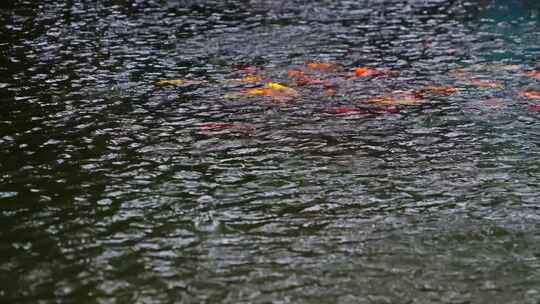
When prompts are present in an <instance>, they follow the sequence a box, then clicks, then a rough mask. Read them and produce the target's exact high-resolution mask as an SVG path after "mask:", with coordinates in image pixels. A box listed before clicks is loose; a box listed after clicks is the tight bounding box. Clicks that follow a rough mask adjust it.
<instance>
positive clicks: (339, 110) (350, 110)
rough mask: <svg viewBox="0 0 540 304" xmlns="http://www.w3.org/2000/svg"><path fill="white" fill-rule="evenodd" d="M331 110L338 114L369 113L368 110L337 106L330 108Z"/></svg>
mask: <svg viewBox="0 0 540 304" xmlns="http://www.w3.org/2000/svg"><path fill="white" fill-rule="evenodd" d="M329 112H330V113H332V114H336V115H355V114H367V113H369V112H368V111H365V110H360V109H353V108H335V109H330V110H329Z"/></svg>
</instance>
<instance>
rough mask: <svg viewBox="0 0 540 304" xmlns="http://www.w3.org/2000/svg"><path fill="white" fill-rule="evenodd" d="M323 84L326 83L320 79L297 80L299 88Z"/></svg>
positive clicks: (304, 78) (306, 78) (305, 78)
mask: <svg viewBox="0 0 540 304" xmlns="http://www.w3.org/2000/svg"><path fill="white" fill-rule="evenodd" d="M322 83H324V82H323V81H322V80H320V79H312V78H309V77H302V78H300V79H297V80H296V85H297V86H299V87H301V86H305V85H311V84H322Z"/></svg>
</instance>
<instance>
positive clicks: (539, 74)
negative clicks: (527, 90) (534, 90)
mask: <svg viewBox="0 0 540 304" xmlns="http://www.w3.org/2000/svg"><path fill="white" fill-rule="evenodd" d="M525 75H526V76H529V77H532V78H535V79H537V80H540V72H539V71H530V72H526V73H525Z"/></svg>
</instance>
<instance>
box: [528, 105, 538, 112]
mask: <svg viewBox="0 0 540 304" xmlns="http://www.w3.org/2000/svg"><path fill="white" fill-rule="evenodd" d="M529 111H531V112H540V104H537V105H534V106H530V107H529Z"/></svg>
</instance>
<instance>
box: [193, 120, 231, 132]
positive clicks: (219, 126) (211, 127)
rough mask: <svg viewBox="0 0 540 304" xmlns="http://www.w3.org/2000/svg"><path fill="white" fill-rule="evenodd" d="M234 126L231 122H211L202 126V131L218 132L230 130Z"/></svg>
mask: <svg viewBox="0 0 540 304" xmlns="http://www.w3.org/2000/svg"><path fill="white" fill-rule="evenodd" d="M233 126H234V124H233V123H231V122H209V123H205V124H202V125H201V126H200V128H201V130H202V131H216V130H224V129H230V128H232V127H233Z"/></svg>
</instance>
